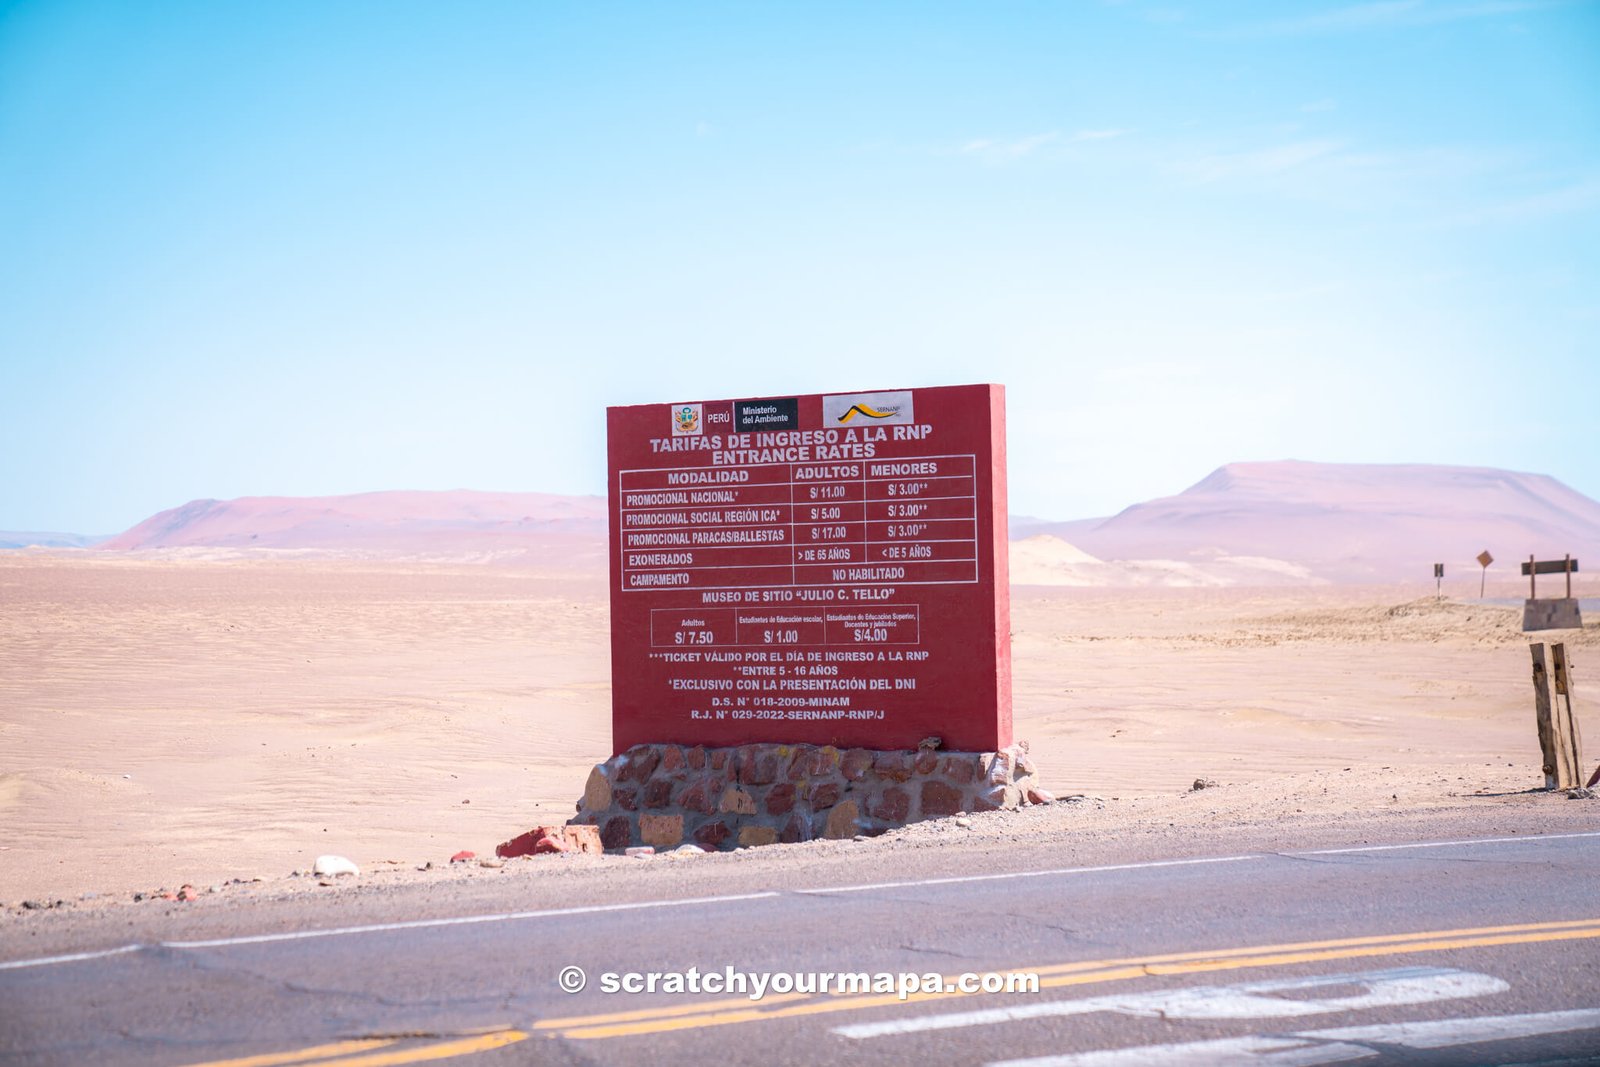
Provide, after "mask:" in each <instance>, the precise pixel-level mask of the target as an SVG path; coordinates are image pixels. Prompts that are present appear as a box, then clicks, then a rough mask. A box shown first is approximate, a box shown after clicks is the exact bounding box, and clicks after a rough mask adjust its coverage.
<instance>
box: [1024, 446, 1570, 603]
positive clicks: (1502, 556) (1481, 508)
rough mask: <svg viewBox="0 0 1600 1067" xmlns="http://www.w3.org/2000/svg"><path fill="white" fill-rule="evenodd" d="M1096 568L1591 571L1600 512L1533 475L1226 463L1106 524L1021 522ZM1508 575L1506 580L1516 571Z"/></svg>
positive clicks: (1375, 577) (1346, 573) (1343, 575)
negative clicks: (1534, 564)
mask: <svg viewBox="0 0 1600 1067" xmlns="http://www.w3.org/2000/svg"><path fill="white" fill-rule="evenodd" d="M1014 533H1015V534H1037V533H1048V534H1051V535H1053V536H1055V537H1059V538H1061V539H1062V540H1065V541H1068V542H1070V543H1072V544H1073V545H1076V546H1077V547H1079V548H1081V549H1083V550H1084V551H1086V552H1088V553H1090V554H1091V555H1093V556H1096V557H1098V558H1100V559H1103V560H1148V559H1171V560H1186V561H1194V562H1206V561H1212V560H1217V559H1222V558H1241V557H1243V558H1250V557H1264V558H1267V559H1274V560H1284V561H1288V562H1291V563H1294V564H1297V565H1299V566H1301V567H1304V568H1306V570H1308V571H1309V572H1310V573H1311V574H1312V575H1315V576H1316V577H1319V578H1322V579H1326V580H1330V581H1335V582H1359V581H1388V580H1394V579H1403V578H1410V579H1416V578H1418V577H1419V576H1421V577H1427V576H1431V575H1432V573H1433V571H1432V565H1433V564H1434V563H1443V564H1445V567H1446V574H1447V575H1453V576H1461V575H1462V573H1463V571H1466V572H1467V573H1473V574H1475V573H1477V569H1478V564H1477V563H1476V562H1475V560H1474V557H1475V556H1477V554H1478V553H1479V552H1482V551H1484V550H1485V549H1487V550H1488V551H1489V553H1490V554H1491V555H1493V556H1494V557H1495V561H1496V563H1495V572H1496V573H1501V574H1504V573H1505V572H1506V571H1507V570H1508V569H1510V568H1515V567H1516V566H1517V561H1518V560H1519V559H1521V560H1526V559H1527V558H1528V555H1529V553H1532V554H1534V555H1536V556H1538V557H1539V558H1540V559H1551V558H1555V559H1560V558H1561V557H1562V556H1563V555H1564V554H1566V553H1569V552H1570V553H1571V554H1572V555H1574V556H1577V557H1579V558H1580V559H1585V558H1586V559H1588V560H1593V563H1591V564H1589V566H1590V567H1591V569H1592V568H1593V567H1594V566H1597V565H1600V502H1596V501H1594V500H1592V499H1590V498H1589V497H1586V496H1584V495H1583V494H1582V493H1579V492H1577V491H1575V490H1573V489H1570V488H1568V487H1567V486H1565V485H1563V484H1562V483H1561V482H1558V481H1557V480H1556V479H1554V478H1551V477H1548V476H1547V475H1542V474H1520V473H1516V472H1513V471H1503V470H1494V469H1492V468H1487V467H1442V466H1428V465H1422V464H1396V465H1378V464H1351V463H1305V462H1299V461H1292V460H1290V461H1283V462H1275V463H1230V464H1228V465H1227V466H1225V467H1220V468H1218V469H1217V470H1215V471H1213V472H1212V473H1211V474H1209V475H1207V476H1206V477H1205V478H1204V479H1203V480H1201V481H1200V482H1198V483H1196V484H1195V485H1193V486H1191V487H1189V488H1188V489H1185V490H1184V491H1183V492H1181V493H1179V494H1178V495H1176V496H1169V497H1162V498H1160V499H1157V500H1150V501H1146V502H1145V503H1142V504H1135V505H1133V506H1132V507H1130V508H1127V509H1126V510H1124V511H1122V512H1121V513H1119V514H1117V515H1114V516H1112V517H1111V518H1108V519H1087V520H1080V521H1077V522H1068V523H1048V522H1019V523H1017V524H1015V525H1014ZM1512 573H1516V572H1515V571H1514V570H1513V571H1512Z"/></svg>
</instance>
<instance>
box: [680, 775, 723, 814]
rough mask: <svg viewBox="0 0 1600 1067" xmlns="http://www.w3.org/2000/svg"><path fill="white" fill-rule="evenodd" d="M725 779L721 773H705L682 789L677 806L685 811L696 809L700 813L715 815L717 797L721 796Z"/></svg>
mask: <svg viewBox="0 0 1600 1067" xmlns="http://www.w3.org/2000/svg"><path fill="white" fill-rule="evenodd" d="M725 784H726V780H725V779H724V778H723V777H722V776H721V775H707V776H706V777H704V778H701V779H699V780H697V781H696V782H695V783H694V784H693V785H691V786H689V788H687V789H685V790H684V791H683V795H682V796H680V797H679V798H678V806H679V807H681V808H683V809H684V810H685V811H698V812H699V813H700V814H702V815H715V814H716V811H717V799H718V798H719V797H721V796H722V787H723V786H724V785H725Z"/></svg>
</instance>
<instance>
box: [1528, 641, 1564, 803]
mask: <svg viewBox="0 0 1600 1067" xmlns="http://www.w3.org/2000/svg"><path fill="white" fill-rule="evenodd" d="M1528 651H1530V652H1532V653H1533V716H1534V725H1535V726H1537V727H1538V729H1539V752H1540V755H1541V756H1542V757H1543V759H1544V787H1545V788H1546V789H1554V788H1556V782H1557V781H1558V780H1559V779H1558V778H1557V777H1556V733H1555V728H1554V726H1553V724H1552V723H1551V722H1550V675H1549V672H1547V671H1546V670H1545V669H1544V645H1542V644H1540V643H1539V642H1537V641H1535V642H1534V643H1533V644H1531V645H1529V646H1528Z"/></svg>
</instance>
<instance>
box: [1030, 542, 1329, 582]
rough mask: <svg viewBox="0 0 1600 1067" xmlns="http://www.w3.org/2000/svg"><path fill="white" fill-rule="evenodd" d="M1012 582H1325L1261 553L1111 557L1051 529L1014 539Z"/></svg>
mask: <svg viewBox="0 0 1600 1067" xmlns="http://www.w3.org/2000/svg"><path fill="white" fill-rule="evenodd" d="M1011 583H1012V584H1013V585H1060V586H1078V587H1094V586H1101V587H1110V586H1163V587H1168V588H1221V587H1225V586H1234V585H1247V586H1257V585H1293V586H1314V585H1326V584H1328V583H1327V580H1326V579H1322V578H1318V577H1315V576H1314V575H1312V574H1311V572H1310V570H1309V568H1306V567H1303V566H1301V565H1300V564H1297V563H1291V562H1289V561H1288V560H1281V559H1267V558H1264V557H1261V556H1222V555H1219V556H1212V557H1210V558H1206V559H1198V560H1180V559H1132V560H1114V561H1107V560H1101V559H1096V558H1095V557H1094V556H1091V555H1089V554H1088V553H1087V552H1085V551H1083V550H1082V549H1080V548H1078V547H1076V546H1075V545H1071V544H1068V543H1067V542H1065V541H1063V540H1061V539H1060V538H1058V537H1052V536H1051V535H1049V534H1034V535H1033V536H1032V537H1024V538H1021V539H1020V540H1016V541H1012V542H1011Z"/></svg>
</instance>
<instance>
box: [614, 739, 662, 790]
mask: <svg viewBox="0 0 1600 1067" xmlns="http://www.w3.org/2000/svg"><path fill="white" fill-rule="evenodd" d="M660 763H661V751H660V749H658V748H656V746H654V745H635V746H634V747H633V748H630V749H628V762H627V764H626V765H625V766H624V767H623V768H622V772H621V773H620V774H618V775H617V777H618V778H619V779H621V780H622V781H624V782H626V781H634V782H644V781H647V780H648V779H649V777H650V776H651V775H652V774H654V773H655V770H656V767H657V765H659V764H660Z"/></svg>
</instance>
